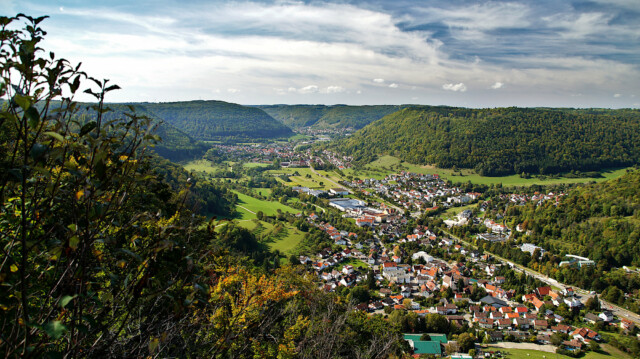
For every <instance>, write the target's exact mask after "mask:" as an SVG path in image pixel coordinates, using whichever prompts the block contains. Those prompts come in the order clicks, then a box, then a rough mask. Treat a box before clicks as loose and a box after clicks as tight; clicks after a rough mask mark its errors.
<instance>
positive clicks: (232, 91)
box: [227, 88, 240, 93]
mask: <svg viewBox="0 0 640 359" xmlns="http://www.w3.org/2000/svg"><path fill="white" fill-rule="evenodd" d="M227 92H228V93H238V92H240V90H238V89H234V88H230V89H227Z"/></svg>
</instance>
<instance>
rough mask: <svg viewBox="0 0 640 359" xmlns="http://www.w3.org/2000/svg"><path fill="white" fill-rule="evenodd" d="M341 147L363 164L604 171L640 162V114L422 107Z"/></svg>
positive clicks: (488, 171) (494, 171)
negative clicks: (387, 161) (395, 161)
mask: <svg viewBox="0 0 640 359" xmlns="http://www.w3.org/2000/svg"><path fill="white" fill-rule="evenodd" d="M335 148H336V149H338V150H339V151H342V152H344V153H346V154H349V155H352V156H353V157H354V160H355V162H357V163H368V162H370V161H371V160H373V159H375V158H376V157H377V156H378V155H381V154H388V155H393V156H397V157H399V158H401V159H402V160H404V161H407V162H410V163H416V164H434V165H436V166H439V167H443V168H453V167H457V168H472V169H474V170H475V171H476V172H477V173H479V174H480V175H484V176H501V175H508V174H522V173H527V174H553V173H562V172H568V171H572V170H580V171H598V170H600V169H602V168H611V167H619V166H629V165H632V164H636V163H638V162H639V161H640V111H639V110H630V109H626V110H597V111H595V110H574V109H534V108H498V109H465V108H454V107H427V106H416V107H409V108H405V109H403V110H401V111H398V112H395V113H393V114H391V115H388V116H386V117H385V118H384V119H382V120H380V121H377V122H374V123H372V124H370V125H369V126H367V127H365V128H364V129H362V130H360V131H358V132H356V133H355V134H354V135H353V136H350V137H349V138H345V139H342V140H340V141H338V142H337V143H336V144H335Z"/></svg>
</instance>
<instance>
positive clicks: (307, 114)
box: [258, 105, 406, 129]
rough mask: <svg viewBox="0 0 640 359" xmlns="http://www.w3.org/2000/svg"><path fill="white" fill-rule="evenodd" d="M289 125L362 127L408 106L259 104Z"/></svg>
mask: <svg viewBox="0 0 640 359" xmlns="http://www.w3.org/2000/svg"><path fill="white" fill-rule="evenodd" d="M258 107H259V108H261V109H263V110H264V111H265V112H266V113H268V114H269V115H271V116H272V117H273V118H275V119H276V120H278V121H280V122H282V123H284V124H285V125H287V126H290V127H293V128H297V127H316V128H330V127H333V128H348V127H350V128H355V129H360V128H362V127H364V126H366V125H368V124H370V123H371V122H373V121H377V120H379V119H381V118H383V117H384V116H386V115H388V114H391V113H394V112H396V111H399V110H401V109H402V108H404V107H406V105H403V106H393V105H377V106H347V105H335V106H325V105H268V106H258Z"/></svg>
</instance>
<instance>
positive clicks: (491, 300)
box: [480, 295, 507, 308]
mask: <svg viewBox="0 0 640 359" xmlns="http://www.w3.org/2000/svg"><path fill="white" fill-rule="evenodd" d="M480 302H481V303H484V304H487V305H490V306H492V307H494V308H500V307H506V306H507V303H506V302H505V301H503V300H501V299H498V298H495V297H492V296H490V295H488V296H486V297H484V298H482V299H480Z"/></svg>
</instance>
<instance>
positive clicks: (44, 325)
mask: <svg viewBox="0 0 640 359" xmlns="http://www.w3.org/2000/svg"><path fill="white" fill-rule="evenodd" d="M43 20H44V18H31V17H28V16H25V15H21V14H20V15H18V16H16V17H13V18H7V17H0V38H1V39H2V42H1V43H0V50H1V51H0V76H1V77H2V81H1V84H2V85H1V86H0V96H2V97H5V98H7V99H8V101H7V102H6V103H5V104H4V105H3V107H2V109H1V110H0V248H2V251H1V252H0V284H1V285H2V288H3V289H2V291H0V323H1V324H0V325H1V326H2V334H1V338H0V353H2V355H3V356H4V357H7V358H17V357H21V358H31V357H33V358H61V357H106V358H123V357H198V358H199V357H209V358H227V357H238V358H253V357H261V358H276V357H278V358H291V357H300V358H318V357H319V358H333V357H338V356H340V357H354V358H357V357H368V358H382V357H389V356H392V355H394V354H400V353H401V351H403V350H405V349H406V344H404V342H403V341H402V339H401V334H400V333H399V331H398V330H397V329H395V328H393V327H389V326H388V325H387V324H386V322H385V321H384V320H383V319H382V318H381V317H368V316H366V315H364V314H362V313H357V312H354V311H352V310H351V307H350V306H349V304H348V303H346V302H345V301H344V300H343V299H341V298H339V297H336V296H334V295H329V294H325V293H323V292H321V291H320V290H319V289H318V288H317V287H316V285H315V284H313V283H312V282H311V281H310V280H309V278H307V277H305V275H304V274H303V273H302V272H299V271H298V269H297V268H293V267H285V268H280V269H277V270H271V269H270V270H268V271H265V270H264V269H262V268H260V267H257V266H254V265H253V261H252V260H251V258H255V259H259V258H257V256H258V254H260V253H261V254H262V255H263V257H265V258H269V253H268V252H266V251H265V250H263V249H262V248H261V247H259V246H257V247H256V246H255V238H252V235H251V233H247V232H246V231H243V230H240V229H238V228H235V227H233V226H232V225H229V227H228V228H227V229H225V228H219V229H218V231H216V228H215V227H214V226H213V222H209V223H207V222H206V221H205V220H204V218H203V217H201V216H197V215H195V214H194V213H193V212H192V211H191V210H190V208H189V197H190V196H192V195H194V194H195V193H196V192H197V191H198V186H197V183H195V184H194V182H193V181H189V180H188V179H186V180H185V181H182V176H183V173H180V172H179V171H166V172H165V173H164V177H163V178H161V177H162V175H161V174H158V172H157V171H154V168H156V166H157V164H156V163H155V162H154V161H153V159H152V157H150V156H149V152H148V146H149V143H150V141H154V135H153V134H152V132H151V130H150V128H151V127H150V124H151V121H150V120H149V119H147V118H141V117H140V116H138V115H137V114H136V113H135V112H130V113H127V114H124V115H123V117H122V118H119V119H113V120H111V119H107V118H105V117H103V116H102V115H103V114H104V111H105V110H104V107H105V105H104V102H103V100H104V97H105V94H106V93H108V92H109V91H112V90H115V89H117V86H111V85H110V84H109V83H108V81H106V80H104V81H99V80H95V79H93V78H90V77H88V76H87V75H86V74H85V73H83V72H82V71H80V70H79V67H76V66H72V65H70V64H69V63H68V61H66V60H64V59H57V58H56V57H55V55H54V54H53V53H45V52H44V51H42V49H41V48H40V47H39V46H40V42H41V41H42V39H43V38H44V36H45V32H44V31H43V30H42V28H41V27H40V25H39V24H40V23H41V22H42V21H43ZM87 83H89V84H90V87H89V88H87V90H86V91H85V92H87V93H88V94H90V95H92V96H95V98H96V100H97V102H96V104H95V105H94V106H92V108H93V110H94V111H96V115H95V117H93V118H92V119H91V120H89V121H87V122H82V121H78V120H77V119H76V117H75V114H76V110H77V107H78V105H77V103H75V102H74V101H73V96H75V95H76V94H77V93H78V92H79V91H81V86H86V84H87ZM83 88H84V87H83ZM63 94H68V95H63ZM53 100H59V101H60V104H59V105H55V106H52V101H53ZM36 104H39V105H36ZM172 178H175V179H176V180H175V181H173V182H172V180H171V179H172ZM172 184H174V185H175V184H179V188H177V189H174V188H173V187H172ZM218 232H219V233H220V234H218Z"/></svg>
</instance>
